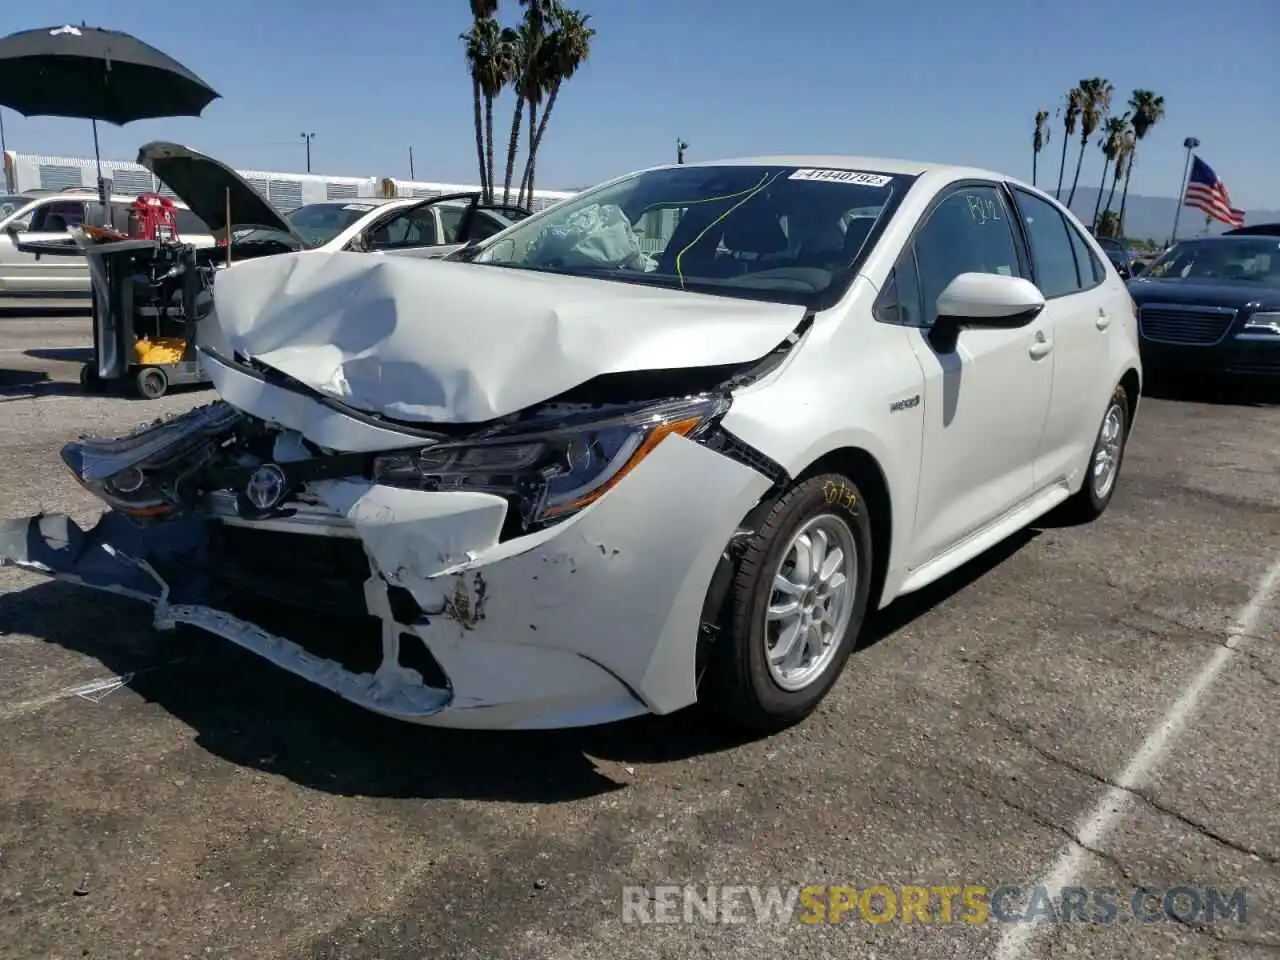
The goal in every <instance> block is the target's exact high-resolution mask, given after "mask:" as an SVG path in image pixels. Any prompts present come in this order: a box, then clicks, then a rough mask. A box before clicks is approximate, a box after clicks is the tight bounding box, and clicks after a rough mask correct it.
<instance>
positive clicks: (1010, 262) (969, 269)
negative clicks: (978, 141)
mask: <svg viewBox="0 0 1280 960" xmlns="http://www.w3.org/2000/svg"><path fill="white" fill-rule="evenodd" d="M1063 239H1064V240H1065V239H1066V238H1065V236H1064V237H1063ZM914 246H915V254H916V266H917V268H918V270H919V273H920V292H921V296H922V299H923V301H924V302H923V308H922V309H923V315H922V324H923V325H924V326H932V325H933V323H934V321H936V320H937V318H938V296H939V295H940V294H941V293H942V291H943V290H945V289H946V287H947V284H949V283H950V282H951V281H952V280H954V279H955V278H956V277H958V276H960V274H962V273H991V274H997V275H999V276H1002V277H1019V276H1022V268H1021V266H1020V264H1019V262H1018V248H1017V244H1016V242H1015V241H1014V235H1013V225H1012V223H1011V222H1010V217H1009V208H1008V207H1007V206H1006V205H1005V202H1004V197H1003V196H1002V195H1001V192H1000V190H999V189H998V188H997V187H995V186H991V185H987V184H981V185H974V186H963V187H959V188H957V189H956V190H955V191H954V192H953V193H951V194H950V195H948V196H947V197H946V198H945V199H943V200H942V202H941V203H939V204H938V205H937V206H936V207H934V209H933V210H932V211H931V212H930V213H929V217H928V219H927V220H926V221H925V224H924V226H923V227H921V228H920V231H919V233H917V234H916V238H915V241H914ZM1068 253H1070V248H1068ZM1073 269H1074V268H1073Z"/></svg>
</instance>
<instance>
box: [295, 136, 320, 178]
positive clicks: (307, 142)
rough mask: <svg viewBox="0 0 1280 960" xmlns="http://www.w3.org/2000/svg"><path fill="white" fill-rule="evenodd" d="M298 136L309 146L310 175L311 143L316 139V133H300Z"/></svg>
mask: <svg viewBox="0 0 1280 960" xmlns="http://www.w3.org/2000/svg"><path fill="white" fill-rule="evenodd" d="M298 136H299V137H301V138H302V139H303V140H304V141H306V144H307V173H310V172H311V141H312V140H314V139H315V138H316V135H315V134H314V133H300V134H298Z"/></svg>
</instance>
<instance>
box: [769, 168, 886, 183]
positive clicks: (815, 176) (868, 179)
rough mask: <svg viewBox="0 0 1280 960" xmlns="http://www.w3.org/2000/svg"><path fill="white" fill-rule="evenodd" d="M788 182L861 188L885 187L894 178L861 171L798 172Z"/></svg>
mask: <svg viewBox="0 0 1280 960" xmlns="http://www.w3.org/2000/svg"><path fill="white" fill-rule="evenodd" d="M787 179H788V180H825V181H827V182H828V183H852V184H854V185H855V186H859V187H885V186H888V185H889V184H890V183H892V182H893V177H887V176H885V175H884V174H883V173H863V172H862V171H860V170H808V169H805V170H797V171H796V172H795V173H793V174H791V176H789V177H787Z"/></svg>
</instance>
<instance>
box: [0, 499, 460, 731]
mask: <svg viewBox="0 0 1280 960" xmlns="http://www.w3.org/2000/svg"><path fill="white" fill-rule="evenodd" d="M112 516H113V514H111V513H107V514H105V515H104V517H103V519H102V520H101V521H99V524H98V525H97V526H96V527H94V528H93V529H92V530H90V531H88V532H86V531H84V530H81V529H80V527H79V526H77V525H76V523H75V522H74V521H73V520H71V519H70V518H69V517H66V516H63V515H60V514H59V515H49V516H41V517H33V518H30V519H26V520H8V521H0V565H4V564H10V565H13V566H16V567H20V568H23V569H27V570H31V571H33V572H37V573H42V574H45V575H46V576H52V577H55V578H57V579H59V580H65V581H67V582H69V583H75V584H78V585H80V586H84V587H90V588H93V589H97V590H102V591H105V592H107V593H115V594H120V595H123V596H128V597H132V598H134V599H137V600H143V601H145V602H147V603H150V604H151V605H152V606H153V607H154V608H155V614H154V625H155V627H156V629H158V630H166V631H167V630H172V629H174V628H175V627H176V626H177V625H179V624H189V625H191V626H194V627H198V628H200V629H201V630H205V631H207V632H209V633H212V634H214V635H215V636H219V637H222V638H223V639H224V640H229V641H230V642H232V643H234V644H236V645H237V646H239V647H243V648H244V649H245V650H248V651H250V652H252V653H256V654H258V655H259V656H261V657H263V658H264V659H266V660H269V661H270V662H271V663H273V664H275V665H276V666H277V667H280V668H281V669H282V670H287V671H289V672H290V673H292V674H294V675H296V676H298V677H301V678H302V679H304V680H309V681H310V682H312V683H314V684H316V685H317V686H320V687H323V688H324V689H326V690H329V691H330V692H332V693H336V694H337V695H338V696H340V697H342V698H343V699H344V700H348V701H350V702H351V703H354V704H356V705H357V706H360V707H364V708H365V709H367V710H372V711H374V712H376V713H381V714H385V715H387V716H391V717H396V718H398V719H402V720H415V719H421V718H424V717H430V716H434V715H435V714H437V713H440V712H441V711H443V710H444V709H446V708H447V707H449V706H450V705H451V704H452V702H453V692H452V691H451V690H448V689H442V688H438V687H430V686H427V685H426V684H424V683H422V682H421V679H422V678H421V675H420V674H419V673H418V672H417V671H414V670H411V669H408V668H406V667H402V666H400V664H399V657H398V652H399V646H398V645H399V636H398V630H399V629H400V628H399V626H398V625H395V624H391V623H387V622H386V621H385V620H384V623H383V658H382V664H381V666H380V667H379V668H378V670H377V671H376V672H374V673H359V674H357V673H352V672H351V671H349V670H348V669H346V667H344V666H343V665H342V664H340V663H337V662H336V661H333V660H326V659H324V658H322V657H317V656H316V655H315V654H313V653H311V652H309V651H308V650H306V649H305V648H304V647H302V646H301V645H300V644H297V643H295V642H293V641H292V640H287V639H285V638H284V637H280V636H277V635H275V634H272V633H268V632H267V631H265V630H263V629H261V628H259V627H257V626H255V625H254V624H252V623H249V622H248V621H245V620H241V619H240V618H238V617H235V616H232V615H231V614H229V613H226V612H224V611H221V610H218V609H215V608H214V607H211V606H208V605H205V604H202V603H197V602H186V601H187V600H188V599H189V598H190V597H189V593H186V594H184V596H183V601H184V602H177V603H174V602H171V594H172V593H173V588H172V587H171V585H170V583H169V581H167V580H166V579H165V577H164V576H163V575H162V574H161V573H159V572H158V571H157V570H156V568H155V566H154V565H153V564H152V563H151V562H150V561H148V560H147V559H145V558H144V556H143V550H144V549H145V548H147V547H148V546H150V547H151V548H153V549H156V550H158V551H160V552H166V553H167V552H171V551H172V550H173V549H176V548H177V547H178V546H183V547H190V546H192V544H191V543H189V542H187V541H189V540H190V539H191V538H192V537H193V534H192V532H191V530H192V529H193V528H192V527H191V526H190V525H187V524H183V523H181V522H175V523H172V524H164V525H161V526H159V527H156V528H154V529H152V530H150V531H149V532H148V533H147V534H145V535H143V534H141V533H138V532H135V531H134V530H133V528H131V527H130V526H129V525H128V524H127V523H122V522H120V518H118V517H117V518H116V521H115V522H112V521H111V517H112ZM104 527H106V528H107V530H106V531H104V529H103V528H104ZM169 530H171V531H173V542H172V543H168V544H162V543H160V542H159V540H160V539H161V536H162V533H163V532H164V531H169ZM117 536H118V537H119V538H120V541H121V542H123V543H125V544H126V546H125V547H123V548H122V547H120V546H115V545H113V543H112V541H113V540H114V539H115V538H116V537H117ZM166 548H167V549H166ZM179 568H180V569H185V567H183V566H181V565H180V567H179ZM378 586H379V587H380V586H381V584H378ZM393 631H394V632H393ZM389 633H391V634H392V635H391V637H390V641H389V642H388V634H389Z"/></svg>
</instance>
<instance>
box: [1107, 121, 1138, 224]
mask: <svg viewBox="0 0 1280 960" xmlns="http://www.w3.org/2000/svg"><path fill="white" fill-rule="evenodd" d="M1132 154H1133V127H1132V126H1127V125H1126V126H1125V128H1124V135H1123V136H1122V137H1121V138H1120V149H1118V150H1117V151H1116V166H1115V170H1114V171H1113V172H1112V175H1111V189H1110V190H1109V191H1108V192H1107V206H1106V209H1104V210H1103V211H1102V212H1103V213H1104V214H1109V213H1111V201H1112V200H1114V199H1115V196H1116V185H1117V184H1119V183H1120V178H1121V177H1123V176H1124V174H1125V171H1126V170H1128V169H1129V157H1130V156H1132Z"/></svg>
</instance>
